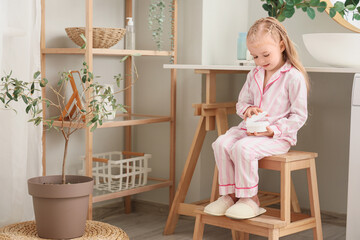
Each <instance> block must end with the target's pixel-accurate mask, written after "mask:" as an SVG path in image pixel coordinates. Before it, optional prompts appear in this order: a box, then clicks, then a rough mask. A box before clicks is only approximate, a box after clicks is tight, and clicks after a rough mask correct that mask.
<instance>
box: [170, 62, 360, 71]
mask: <svg viewBox="0 0 360 240" xmlns="http://www.w3.org/2000/svg"><path fill="white" fill-rule="evenodd" d="M164 68H165V69H190V70H194V69H197V70H220V71H244V72H246V71H250V70H251V69H253V68H254V66H237V65H195V64H164ZM305 69H306V71H307V72H321V73H360V68H359V69H356V68H336V67H305Z"/></svg>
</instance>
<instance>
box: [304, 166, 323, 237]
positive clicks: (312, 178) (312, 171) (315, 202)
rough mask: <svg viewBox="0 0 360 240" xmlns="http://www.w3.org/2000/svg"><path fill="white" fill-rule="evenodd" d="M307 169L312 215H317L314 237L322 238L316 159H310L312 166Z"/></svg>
mask: <svg viewBox="0 0 360 240" xmlns="http://www.w3.org/2000/svg"><path fill="white" fill-rule="evenodd" d="M306 171H307V178H308V189H309V200H310V210H311V216H313V217H315V220H316V228H314V239H317V240H322V237H323V234H322V227H321V216H320V203H319V194H318V185H317V179H316V166H315V159H311V160H310V168H308V169H306Z"/></svg>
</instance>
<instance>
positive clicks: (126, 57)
mask: <svg viewBox="0 0 360 240" xmlns="http://www.w3.org/2000/svg"><path fill="white" fill-rule="evenodd" d="M128 57H129V55H127V56H125V57H123V58H122V59H121V60H120V62H125V60H126V59H128Z"/></svg>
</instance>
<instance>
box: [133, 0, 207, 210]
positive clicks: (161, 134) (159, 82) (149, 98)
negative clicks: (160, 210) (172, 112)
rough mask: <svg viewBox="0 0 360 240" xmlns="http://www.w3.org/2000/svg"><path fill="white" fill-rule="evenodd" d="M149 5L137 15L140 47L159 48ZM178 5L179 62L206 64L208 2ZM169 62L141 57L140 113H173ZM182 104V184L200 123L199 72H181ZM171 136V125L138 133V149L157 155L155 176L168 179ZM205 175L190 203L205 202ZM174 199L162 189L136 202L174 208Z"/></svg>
mask: <svg viewBox="0 0 360 240" xmlns="http://www.w3.org/2000/svg"><path fill="white" fill-rule="evenodd" d="M147 2H149V1H148V0H146V2H142V3H144V4H141V5H138V6H137V8H136V12H135V14H136V18H137V19H138V21H141V22H143V23H145V24H144V26H142V27H141V29H139V28H140V26H139V27H138V28H137V31H136V34H137V39H138V40H137V44H139V45H140V46H142V47H147V48H150V49H155V45H154V43H153V41H152V40H151V38H150V34H151V33H150V32H149V30H147V24H146V21H147V20H146V18H147V10H148V4H147ZM178 7H179V10H178V14H179V15H178V49H179V51H178V62H179V63H189V64H190V63H197V64H200V63H201V56H202V54H201V41H202V35H201V32H202V25H201V22H202V1H201V0H194V1H178ZM140 39H141V40H140ZM166 45H167V44H166V42H165V46H166ZM165 49H166V48H165ZM166 63H169V59H168V58H165V59H159V58H156V59H155V58H152V59H145V58H144V59H139V63H138V65H139V74H140V76H141V80H139V84H138V85H137V86H136V88H135V95H136V97H135V108H136V109H137V111H139V112H144V111H145V112H148V113H152V114H165V115H166V114H168V113H169V106H170V102H169V99H170V98H169V84H170V70H164V69H162V64H166ZM145 84H146V86H145ZM159 90H160V91H159ZM154 96H156V97H154ZM176 101H177V111H176V114H177V118H176V182H177V183H178V182H179V179H180V176H181V173H182V169H183V166H184V164H185V161H186V158H187V154H188V151H189V149H190V145H191V142H192V138H193V133H194V132H195V129H196V125H197V118H195V117H193V109H192V107H191V104H192V103H196V102H198V103H200V102H201V76H200V75H195V74H194V73H193V71H178V74H177V100H176ZM169 136H170V133H169V124H168V123H164V124H152V125H147V126H138V127H136V129H135V136H134V139H136V141H134V148H135V149H136V150H138V151H145V150H146V151H149V152H150V153H151V154H153V158H152V159H151V161H150V166H151V168H152V173H151V174H150V175H151V176H155V177H165V178H167V177H168V169H169V164H168V163H169V160H168V159H169ZM199 171H200V168H199V167H198V168H197V169H196V170H195V175H194V177H193V181H192V185H191V187H190V189H189V194H188V195H187V201H196V200H197V199H199V198H200V194H201V191H199V188H200V185H199V184H200V174H199ZM168 195H169V194H168V189H159V190H155V191H151V192H147V193H142V194H139V195H136V198H141V199H144V200H147V201H156V202H161V203H165V204H168V201H169V198H168Z"/></svg>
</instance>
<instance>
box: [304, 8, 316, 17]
mask: <svg viewBox="0 0 360 240" xmlns="http://www.w3.org/2000/svg"><path fill="white" fill-rule="evenodd" d="M306 13H307V15H308V16H309V18H311V19H314V18H315V11H314V9H312V8H308V9H307V11H306Z"/></svg>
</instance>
